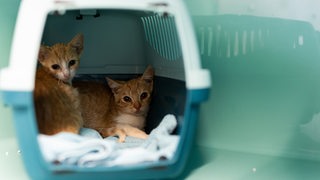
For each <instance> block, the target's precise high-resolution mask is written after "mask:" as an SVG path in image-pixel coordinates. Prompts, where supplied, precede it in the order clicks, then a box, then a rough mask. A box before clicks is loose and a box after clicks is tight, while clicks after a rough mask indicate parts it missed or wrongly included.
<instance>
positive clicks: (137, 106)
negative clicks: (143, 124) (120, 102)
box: [133, 103, 141, 112]
mask: <svg viewBox="0 0 320 180" xmlns="http://www.w3.org/2000/svg"><path fill="white" fill-rule="evenodd" d="M133 107H134V109H135V110H136V111H137V112H139V111H140V108H141V104H140V103H134V104H133Z"/></svg>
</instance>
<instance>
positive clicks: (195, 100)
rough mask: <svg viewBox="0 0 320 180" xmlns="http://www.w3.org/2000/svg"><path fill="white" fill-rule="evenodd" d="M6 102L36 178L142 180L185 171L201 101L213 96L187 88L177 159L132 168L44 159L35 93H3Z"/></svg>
mask: <svg viewBox="0 0 320 180" xmlns="http://www.w3.org/2000/svg"><path fill="white" fill-rule="evenodd" d="M2 96H3V100H4V103H5V104H7V105H10V106H12V109H13V114H14V115H13V117H14V124H15V128H16V133H17V137H18V142H19V146H20V150H21V153H22V158H23V162H24V165H25V168H26V170H27V172H28V173H29V175H30V177H32V179H69V178H77V179H88V178H90V179H101V178H117V179H128V178H130V179H136V178H137V179H141V178H157V179H159V178H175V177H177V176H178V175H180V174H181V172H182V171H183V169H184V166H185V164H186V161H187V159H188V156H189V154H190V151H191V146H192V144H193V140H194V136H195V129H196V127H197V119H198V112H199V107H200V104H201V102H203V101H205V100H207V99H208V97H209V88H206V89H196V90H187V97H186V98H187V100H186V106H185V115H184V121H183V125H182V128H181V132H180V137H181V139H180V143H179V146H178V149H177V151H176V154H175V156H174V157H173V159H171V160H169V161H161V162H159V163H150V164H148V163H146V164H143V165H138V166H132V167H111V168H105V167H97V168H80V167H74V166H72V167H71V166H56V165H51V164H49V163H47V162H45V161H44V159H43V158H42V155H41V151H40V148H39V144H38V141H37V136H38V129H37V125H36V121H35V113H34V104H33V92H13V91H3V92H2Z"/></svg>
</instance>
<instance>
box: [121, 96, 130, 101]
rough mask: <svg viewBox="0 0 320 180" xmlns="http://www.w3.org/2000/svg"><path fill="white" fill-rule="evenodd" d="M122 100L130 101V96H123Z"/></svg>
mask: <svg viewBox="0 0 320 180" xmlns="http://www.w3.org/2000/svg"><path fill="white" fill-rule="evenodd" d="M123 100H124V101H125V102H131V98H130V97H129V96H125V97H123Z"/></svg>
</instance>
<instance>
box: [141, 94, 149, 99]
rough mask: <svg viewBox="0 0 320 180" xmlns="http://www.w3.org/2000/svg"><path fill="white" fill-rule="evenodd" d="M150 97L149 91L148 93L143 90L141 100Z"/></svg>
mask: <svg viewBox="0 0 320 180" xmlns="http://www.w3.org/2000/svg"><path fill="white" fill-rule="evenodd" d="M147 97H148V93H146V92H143V93H142V94H141V95H140V99H141V100H143V99H145V98H147Z"/></svg>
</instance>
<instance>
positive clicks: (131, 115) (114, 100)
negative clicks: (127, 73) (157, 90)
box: [73, 66, 154, 142]
mask: <svg viewBox="0 0 320 180" xmlns="http://www.w3.org/2000/svg"><path fill="white" fill-rule="evenodd" d="M153 76H154V70H153V68H152V67H151V66H148V67H147V68H146V70H145V72H144V73H143V75H141V76H140V77H137V78H134V79H131V80H129V81H118V80H112V79H110V78H108V77H106V80H107V85H106V84H103V83H98V82H87V81H80V82H74V83H73V86H74V87H76V88H77V89H78V91H79V96H80V102H81V103H80V108H81V112H82V117H83V121H84V127H86V128H92V129H95V130H97V131H98V132H99V133H100V134H101V136H102V137H107V136H114V135H117V136H118V137H119V142H124V141H125V138H126V136H133V137H137V138H142V139H146V138H147V137H148V135H147V134H146V133H145V132H144V131H143V130H144V127H145V120H146V116H147V113H148V111H149V105H150V101H151V94H152V90H153Z"/></svg>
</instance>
